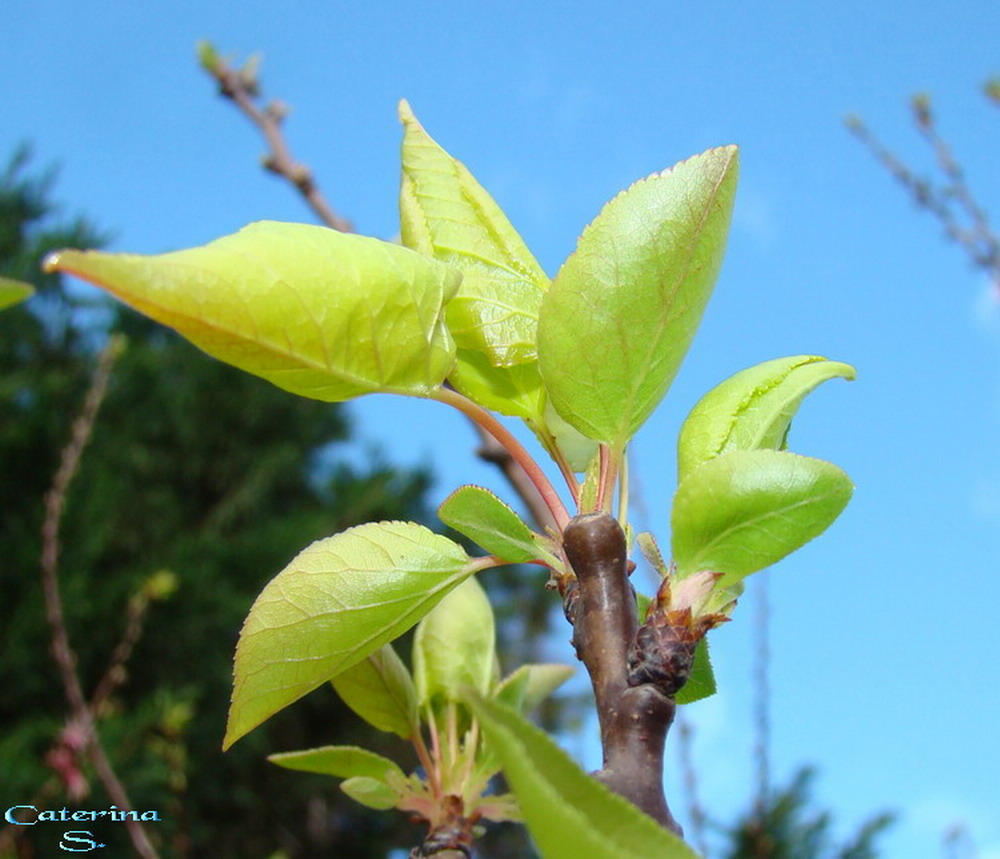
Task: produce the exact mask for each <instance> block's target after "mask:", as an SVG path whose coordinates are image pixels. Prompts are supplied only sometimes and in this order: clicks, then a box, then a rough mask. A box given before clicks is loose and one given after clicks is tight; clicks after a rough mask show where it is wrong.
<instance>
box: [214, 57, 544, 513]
mask: <svg viewBox="0 0 1000 859" xmlns="http://www.w3.org/2000/svg"><path fill="white" fill-rule="evenodd" d="M199 54H200V58H201V64H202V67H203V68H204V69H205V70H206V71H207V72H208V73H209V74H210V75H211V76H212V77H213V78H214V79H215V81H216V82H217V83H218V84H219V91H220V92H221V93H222V95H223V96H225V97H226V98H228V99H229V100H230V101H231V102H232V103H233V104H235V105H236V106H237V107H238V108H239V109H240V111H242V113H243V114H244V115H245V116H246V117H247V118H248V119H249V120H250V121H251V122H252V123H253V124H254V126H255V127H256V128H257V130H258V131H259V132H260V134H261V136H263V138H264V140H265V141H266V142H267V144H268V147H269V149H270V151H269V153H268V155H267V156H266V157H265V159H264V167H265V169H267V170H269V171H271V172H272V173H274V174H276V175H278V176H281V177H282V178H284V179H286V180H287V181H288V182H290V183H291V184H292V185H294V186H295V187H296V188H297V189H298V191H299V193H300V194H301V195H302V197H303V198H304V199H305V202H306V204H307V205H308V206H309V208H310V209H312V211H313V214H315V215H316V217H317V218H318V219H319V221H320V222H321V223H323V224H326V226H328V227H331V228H332V229H335V230H339V231H340V232H344V233H351V232H354V225H353V224H352V223H351V221H349V220H348V219H347V218H345V217H343V216H342V215H339V214H337V212H336V211H334V209H333V207H332V206H331V205H330V204H329V203H328V202H327V200H326V198H325V196H324V195H323V194H322V192H321V191H320V190H319V187H318V186H317V184H316V180H315V179H314V178H313V173H312V170H310V168H309V167H308V166H306V165H305V164H302V163H301V162H299V161H296V160H295V158H294V157H293V156H292V152H291V148H290V147H289V145H288V142H287V141H286V140H285V137H284V134H283V133H282V130H281V123H282V120H283V119H284V117H285V116H286V115H287V113H288V108H287V106H285V105H284V104H283V103H282V102H271V103H270V104H268V105H267V106H266V107H264V108H260V107H258V106H257V101H256V100H257V99H258V98H259V83H258V81H257V74H256V67H255V64H254V63H252V62H251V63H248V64H247V65H245V66H244V67H243V68H242V69H234V68H232V67H231V66H230V65H229V63H227V62H226V61H225V60H224V59H223V58H221V57H220V56H219V55H218V54H217V53H216V51H215V49H214V48H212V46H211V45H209V44H207V43H202V44H201V45H200V46H199ZM470 424H471V425H472V427H473V429H474V430H475V433H476V435H477V436H478V438H479V447H478V449H477V450H476V455H477V456H478V457H479V458H480V459H481V460H483V462H489V463H492V464H493V465H495V466H496V467H497V468H498V469H499V470H500V471H501V472H502V473H503V475H504V477H505V478H506V479H507V482H508V483H509V484H510V485H511V488H512V489H513V490H514V492H515V493H517V495H518V497H519V498H520V499H521V501H522V502H523V503H524V505H525V507H527V509H528V511H529V512H530V514H531V516H532V517H533V518H534V520H535V523H536V524H537V526H538V528H539V529H540V530H542V531H544V530H546V529H547V528H548V527H551V526H554V525H555V520H554V519H553V517H552V515H551V514H550V513H549V508H548V505H546V503H545V500H544V499H543V498H542V496H541V495H540V494H539V492H538V491H537V490H536V488H535V486H534V484H533V483H532V481H531V480H530V479H529V477H528V475H527V474H525V472H524V471H523V470H522V468H521V466H520V465H518V463H517V462H516V461H515V459H514V458H513V457H512V456H511V455H510V452H509V451H507V449H506V448H504V447H503V445H501V444H500V443H499V442H498V441H497V440H496V439H495V438H494V437H493V436H492V435H490V434H489V433H488V432H486V430H484V429H483V428H482V427H481V426H479V424H477V423H476V422H475V421H472V420H470Z"/></svg>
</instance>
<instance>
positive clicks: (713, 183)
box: [538, 146, 737, 450]
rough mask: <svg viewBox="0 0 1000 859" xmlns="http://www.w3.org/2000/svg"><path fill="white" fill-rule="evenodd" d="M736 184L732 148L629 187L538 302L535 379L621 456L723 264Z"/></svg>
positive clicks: (563, 410)
mask: <svg viewBox="0 0 1000 859" xmlns="http://www.w3.org/2000/svg"><path fill="white" fill-rule="evenodd" d="M736 176H737V150H736V147H734V146H724V147H721V148H719V149H711V150H709V151H708V152H705V153H703V154H702V155H698V156H695V157H693V158H690V159H688V160H687V161H683V162H681V163H680V164H678V165H676V166H675V167H673V168H671V169H670V170H667V171H665V172H663V173H658V174H654V175H652V176H650V177H649V178H647V179H644V180H642V181H639V182H636V183H635V184H634V185H633V186H632V187H631V188H629V189H628V190H627V191H623V192H622V193H621V194H619V195H618V196H617V197H615V198H614V199H613V200H612V201H611V202H609V203H608V204H607V205H606V206H605V207H604V209H603V211H602V212H601V213H600V215H598V216H597V218H596V219H595V220H594V221H593V222H592V223H591V224H590V226H588V227H587V228H586V229H585V230H584V231H583V234H582V235H581V236H580V239H579V241H578V243H577V247H576V250H575V251H574V252H573V254H572V255H571V256H570V257H569V259H567V260H566V262H565V263H564V264H563V266H562V268H561V269H560V271H559V274H558V275H557V276H556V279H555V280H554V281H553V282H552V286H551V287H550V288H549V289H548V291H547V292H546V293H545V298H544V300H543V301H542V309H541V313H540V316H539V322H538V358H539V367H540V369H541V372H542V379H543V380H544V381H545V387H546V389H547V390H548V393H549V396H550V397H551V399H552V404H553V405H554V406H555V408H556V410H557V411H558V412H559V413H560V414H561V415H562V416H563V418H565V419H566V421H568V422H569V423H570V424H572V425H573V426H575V427H576V428H577V429H578V430H580V432H582V433H583V434H584V435H585V436H587V437H588V438H592V439H597V440H598V441H603V442H607V443H608V444H610V445H611V446H612V447H613V448H615V449H617V450H621V449H623V447H624V445H625V443H626V442H627V441H628V439H629V438H631V437H632V435H634V434H635V432H636V430H638V428H639V427H640V426H641V425H642V423H643V421H645V420H646V418H647V417H649V415H650V414H651V413H652V411H653V409H655V408H656V406H657V404H658V403H659V401H660V400H661V398H662V397H663V395H664V394H665V393H666V391H667V389H668V388H669V386H670V383H671V382H672V381H673V378H674V376H675V375H676V373H677V370H678V369H679V367H680V364H681V361H682V360H683V358H684V355H685V353H686V352H687V349H688V346H689V345H690V344H691V340H692V339H693V338H694V334H695V330H696V329H697V327H698V323H699V321H700V320H701V315H702V312H703V311H704V309H705V305H706V304H707V303H708V299H709V296H710V295H711V292H712V287H713V286H714V284H715V280H716V277H717V275H718V273H719V269H720V267H721V265H722V257H723V252H724V249H725V243H726V234H727V232H728V229H729V218H730V214H731V212H732V206H733V196H734V194H735V191H736Z"/></svg>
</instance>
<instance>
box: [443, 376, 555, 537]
mask: <svg viewBox="0 0 1000 859" xmlns="http://www.w3.org/2000/svg"><path fill="white" fill-rule="evenodd" d="M429 399H434V400H437V401H438V402H440V403H446V404H447V405H449V406H453V407H454V408H456V409H458V410H459V411H460V412H461V413H462V414H464V415H465V416H466V417H468V418H469V419H470V420H472V421H474V422H475V423H476V424H477V425H478V426H480V427H482V428H483V429H484V430H486V432H488V433H489V434H490V435H491V436H493V438H495V439H496V440H497V441H498V442H499V443H500V444H501V445H503V447H504V448H505V449H506V450H507V451H508V453H510V455H511V457H513V459H514V461H515V462H516V463H517V464H518V465H519V466H521V468H522V469H523V471H524V473H525V474H526V475H527V476H528V479H529V480H530V481H531V482H532V484H533V485H534V487H535V489H537V490H538V494H539V495H541V497H542V500H543V501H544V502H545V506H546V507H547V508H548V510H549V512H550V513H551V514H552V518H553V519H555V522H556V526H557V527H558V528H559V529H562V528H564V527H565V526H566V523H568V522H569V513H568V512H567V511H566V506H565V505H564V504H563V502H562V499H561V498H560V497H559V495H558V493H557V492H556V491H555V489H554V488H553V487H552V484H551V483H550V482H549V479H548V478H547V477H546V476H545V474H544V472H543V471H542V469H541V468H540V467H539V465H538V463H537V462H535V460H534V459H532V457H531V455H530V454H529V453H528V451H526V450H525V449H524V446H523V445H522V444H521V443H520V442H519V441H518V440H517V439H516V438H514V436H513V435H512V434H511V432H510V430H508V429H507V428H506V427H505V426H504V425H503V424H502V423H500V421H498V420H497V419H496V418H495V417H494V416H493V414H492V413H491V412H489V411H487V410H486V409H484V408H483V407H482V406H480V405H477V404H476V403H474V402H473V401H472V400H470V399H469V398H468V397H463V396H462V395H461V394H460V393H458V391H453V390H452V389H451V388H437V389H435V390H434V392H433V394H431V396H430V397H429Z"/></svg>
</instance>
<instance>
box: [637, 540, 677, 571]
mask: <svg viewBox="0 0 1000 859" xmlns="http://www.w3.org/2000/svg"><path fill="white" fill-rule="evenodd" d="M636 542H637V543H638V544H639V551H641V552H642V554H643V557H644V558H645V559H646V560H647V561H649V565H650V566H651V567H652V568H653V569H654V570H656V573H657V575H658V576H659V577H660V578H661V579H665V578H666V577H667V576H669V575H670V565H669V564H668V563H667V562H666V560H665V559H664V557H663V552H661V551H660V545H659V543H657V542H656V537H654V536H653V535H652V534H651V533H650V532H649V531H643V532H641V533H639V534H637V535H636Z"/></svg>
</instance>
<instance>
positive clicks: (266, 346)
mask: <svg viewBox="0 0 1000 859" xmlns="http://www.w3.org/2000/svg"><path fill="white" fill-rule="evenodd" d="M46 269H47V270H48V271H55V270H58V271H63V272H67V273H69V274H74V275H76V276H78V277H82V278H85V279H87V280H90V281H92V282H93V283H96V284H97V285H98V286H102V287H104V288H105V289H106V290H108V291H109V292H111V293H113V294H114V295H116V296H117V297H118V298H120V299H121V300H122V301H124V302H125V303H127V304H129V305H131V306H132V307H134V308H135V309H136V310H139V311H141V312H142V313H145V314H146V315H147V316H149V317H151V318H153V319H155V320H157V321H158V322H162V323H163V324H165V325H169V326H171V327H172V328H175V329H177V331H179V332H180V333H181V334H183V335H184V336H185V337H187V338H188V339H189V340H191V341H192V342H193V343H194V344H195V345H197V346H199V347H200V348H201V349H203V350H205V351H206V352H208V353H209V354H210V355H213V356H214V357H216V358H219V359H221V360H223V361H226V362H228V363H230V364H233V365H235V366H237V367H240V368H241V369H243V370H246V371H247V372H250V373H254V374H255V375H258V376H262V377H263V378H265V379H267V380H268V381H270V382H273V383H274V384H275V385H277V386H278V387H279V388H284V389H285V390H288V391H292V392H293V393H296V394H300V395H302V396H305V397H312V398H313V399H317V400H326V401H335V400H346V399H349V398H350V397H356V396H359V395H361V394H367V393H373V392H375V391H387V392H391V393H401V394H413V395H418V396H419V395H424V394H426V393H427V392H428V391H430V390H432V389H433V388H435V387H437V386H438V385H440V383H441V382H442V381H443V380H444V378H445V376H447V374H448V372H449V371H450V370H451V367H452V365H453V364H454V360H455V344H454V342H453V341H452V338H451V335H450V334H449V333H448V330H447V328H446V327H445V325H444V307H445V305H446V304H447V302H448V301H449V299H450V298H451V297H452V296H453V295H454V294H455V291H456V290H457V288H458V284H459V281H460V280H461V275H460V274H459V273H458V272H457V271H455V270H454V269H451V268H449V267H448V266H445V265H442V264H441V263H438V262H435V261H434V260H431V259H428V258H427V257H425V256H422V255H421V254H418V253H415V252H413V251H411V250H408V249H407V248H403V247H400V246H399V245H395V244H392V243H390V242H382V241H378V240H377V239H371V238H367V237H364V236H356V235H347V234H344V233H339V232H337V231H336V230H331V229H327V228H326V227H317V226H311V225H307V224H285V223H277V222H274V221H261V222H258V223H255V224H251V225H250V226H248V227H245V228H244V229H242V230H240V232H238V233H235V234H233V235H230V236H225V237H224V238H221V239H218V240H216V241H214V242H211V243H210V244H207V245H205V246H203V247H197V248H191V249H189V250H183V251H176V252H174V253H168V254H161V255H158V256H135V255H132V254H106V253H100V252H97V251H73V250H66V251H60V252H59V253H57V254H53V255H51V256H50V257H49V259H48V260H47V262H46Z"/></svg>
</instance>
